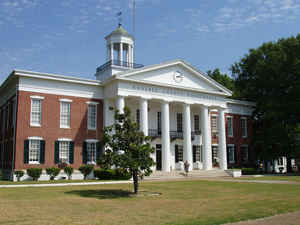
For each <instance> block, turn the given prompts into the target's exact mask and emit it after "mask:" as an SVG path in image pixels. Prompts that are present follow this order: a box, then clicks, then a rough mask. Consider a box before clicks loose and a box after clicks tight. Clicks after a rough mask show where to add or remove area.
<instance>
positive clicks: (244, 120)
mask: <svg viewBox="0 0 300 225" xmlns="http://www.w3.org/2000/svg"><path fill="white" fill-rule="evenodd" d="M241 127H242V137H244V138H246V137H247V118H241Z"/></svg>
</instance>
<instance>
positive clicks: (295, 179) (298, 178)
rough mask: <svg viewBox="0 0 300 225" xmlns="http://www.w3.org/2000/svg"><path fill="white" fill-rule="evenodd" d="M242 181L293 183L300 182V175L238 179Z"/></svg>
mask: <svg viewBox="0 0 300 225" xmlns="http://www.w3.org/2000/svg"><path fill="white" fill-rule="evenodd" d="M238 179H241V180H274V181H276V180H279V181H292V182H300V176H299V175H297V176H296V175H295V176H293V175H264V176H259V177H241V178H238Z"/></svg>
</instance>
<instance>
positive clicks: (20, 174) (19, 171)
mask: <svg viewBox="0 0 300 225" xmlns="http://www.w3.org/2000/svg"><path fill="white" fill-rule="evenodd" d="M15 175H16V177H17V181H18V182H19V181H20V179H21V177H23V176H24V171H23V170H17V171H15Z"/></svg>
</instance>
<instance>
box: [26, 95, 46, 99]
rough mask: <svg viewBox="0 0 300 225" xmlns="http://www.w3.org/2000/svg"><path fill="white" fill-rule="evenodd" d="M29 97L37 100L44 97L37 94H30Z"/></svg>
mask: <svg viewBox="0 0 300 225" xmlns="http://www.w3.org/2000/svg"><path fill="white" fill-rule="evenodd" d="M30 98H31V99H39V100H43V99H45V97H43V96H38V95H33V96H30Z"/></svg>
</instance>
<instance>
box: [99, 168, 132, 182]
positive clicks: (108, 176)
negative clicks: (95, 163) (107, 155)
mask: <svg viewBox="0 0 300 225" xmlns="http://www.w3.org/2000/svg"><path fill="white" fill-rule="evenodd" d="M94 176H95V177H96V178H97V179H99V180H129V179H130V178H131V174H130V173H129V172H127V170H123V169H115V170H112V169H96V170H94Z"/></svg>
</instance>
